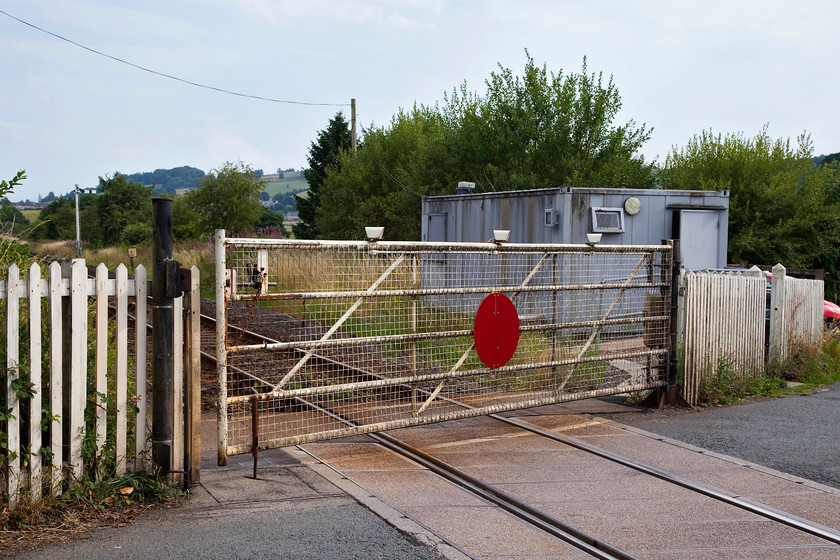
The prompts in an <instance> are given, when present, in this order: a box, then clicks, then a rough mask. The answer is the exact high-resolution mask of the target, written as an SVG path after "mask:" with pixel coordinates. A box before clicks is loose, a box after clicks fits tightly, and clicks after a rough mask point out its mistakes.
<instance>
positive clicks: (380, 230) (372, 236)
mask: <svg viewBox="0 0 840 560" xmlns="http://www.w3.org/2000/svg"><path fill="white" fill-rule="evenodd" d="M384 233H385V228H384V227H366V228H365V236H366V237H367V239H368V241H376V240H378V239H382V235H384Z"/></svg>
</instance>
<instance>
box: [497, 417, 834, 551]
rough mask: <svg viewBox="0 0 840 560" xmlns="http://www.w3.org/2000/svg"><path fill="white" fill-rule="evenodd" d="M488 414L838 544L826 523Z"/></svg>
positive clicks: (520, 422)
mask: <svg viewBox="0 0 840 560" xmlns="http://www.w3.org/2000/svg"><path fill="white" fill-rule="evenodd" d="M489 416H490V417H491V418H493V419H495V420H500V421H502V422H504V423H506V424H509V425H512V426H516V427H518V428H521V429H523V430H527V431H529V432H532V433H534V434H537V435H540V436H543V437H546V438H549V439H552V440H554V441H557V442H559V443H562V444H565V445H568V446H570V447H574V448H575V449H579V450H581V451H585V452H586V453H590V454H592V455H596V456H598V457H601V458H602V459H607V460H609V461H612V462H614V463H618V464H620V465H622V466H625V467H628V468H631V469H633V470H636V471H639V472H641V473H644V474H647V475H649V476H652V477H654V478H658V479H660V480H664V481H665V482H670V483H671V484H675V485H677V486H680V487H682V488H685V489H686V490H691V491H692V492H696V493H698V494H702V495H703V496H707V497H709V498H712V499H715V500H718V501H720V502H724V503H726V504H729V505H731V506H735V507H737V508H740V509H743V510H746V511H748V512H750V513H754V514H755V515H760V516H761V517H765V518H767V519H770V520H772V521H775V522H777V523H781V524H782V525H787V526H788V527H792V528H794V529H797V530H799V531H802V532H804V533H808V534H810V535H813V536H815V537H819V538H821V539H825V540H827V541H829V542H832V543H834V544H840V532H837V531H835V530H833V529H831V528H830V527H826V526H823V525H820V524H818V523H813V522H811V521H808V520H805V519H801V518H798V517H795V516H791V515H785V512H782V511H780V510H777V509H775V508H770V507H768V506H765V505H764V504H761V503H758V502H753V501H751V500H745V499H743V498H740V497H738V496H736V495H734V494H731V493H729V492H726V491H725V490H722V489H720V488H716V487H714V486H712V485H709V484H704V483H702V482H699V481H696V480H692V479H690V478H687V477H684V476H681V475H679V474H677V473H674V472H671V471H668V470H665V469H662V468H659V467H657V466H654V465H650V464H648V463H644V462H642V461H639V460H637V459H633V458H631V457H628V456H626V455H623V454H621V453H616V452H614V451H609V450H606V449H603V448H601V447H598V446H597V445H592V444H589V443H583V442H581V441H579V440H576V439H572V438H568V437H564V436H561V435H557V434H554V433H551V432H548V431H546V430H544V429H542V428H540V427H538V426H534V425H533V424H529V423H528V422H525V421H523V420H517V419H514V418H506V417H504V416H500V415H498V414H490V415H489Z"/></svg>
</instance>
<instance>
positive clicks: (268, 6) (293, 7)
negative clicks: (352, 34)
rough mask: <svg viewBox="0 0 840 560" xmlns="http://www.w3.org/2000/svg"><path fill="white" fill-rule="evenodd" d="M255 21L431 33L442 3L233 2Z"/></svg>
mask: <svg viewBox="0 0 840 560" xmlns="http://www.w3.org/2000/svg"><path fill="white" fill-rule="evenodd" d="M233 3H234V4H235V5H237V6H238V7H240V8H242V9H243V10H244V11H245V12H247V13H250V14H251V15H252V16H253V17H254V18H255V19H258V20H260V21H263V22H267V23H270V24H275V25H278V24H286V23H290V22H292V23H293V22H294V21H296V20H309V19H310V18H323V19H325V20H333V21H338V22H344V23H352V24H355V25H374V26H378V27H385V28H396V29H417V30H421V31H433V30H435V29H436V25H435V23H434V22H433V21H429V20H430V19H432V18H435V17H437V16H440V15H441V14H442V13H443V11H444V9H445V7H446V2H445V1H444V0H429V1H425V2H424V1H420V0H397V1H393V0H391V1H387V0H374V1H369V2H362V1H359V0H348V1H345V2H335V1H331V0H309V1H307V2H301V1H300V0H233Z"/></svg>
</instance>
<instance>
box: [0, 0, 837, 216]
mask: <svg viewBox="0 0 840 560" xmlns="http://www.w3.org/2000/svg"><path fill="white" fill-rule="evenodd" d="M0 11H2V12H5V13H0V179H6V180H8V179H11V178H12V177H13V176H14V175H15V173H17V171H19V170H21V169H25V170H26V175H27V179H26V180H25V181H24V183H23V185H21V186H19V187H17V188H16V189H15V190H14V192H13V193H12V194H11V195H10V196H9V198H10V199H11V200H13V201H16V200H23V199H27V198H28V199H32V200H37V198H38V196H39V195H40V196H45V195H47V194H48V193H49V192H54V193H55V194H56V195H60V194H64V193H67V192H69V191H71V190H72V189H73V187H74V185H77V184H78V185H79V186H81V187H92V186H95V185H96V184H97V183H98V181H99V177H104V176H111V175H113V174H114V173H115V172H121V173H126V174H130V173H137V172H143V171H153V170H155V169H160V168H163V169H168V168H172V167H179V166H183V165H189V166H192V167H197V168H199V169H201V170H203V171H205V172H206V171H210V170H213V169H218V168H220V167H222V166H223V165H224V164H225V163H226V162H240V161H241V162H244V163H246V164H248V165H250V166H251V167H252V168H254V169H263V170H264V171H265V172H266V173H273V172H275V171H276V170H277V169H278V168H283V169H286V168H296V169H300V168H303V167H306V166H307V165H308V164H307V155H308V151H309V147H310V144H311V142H312V141H313V140H315V139H316V137H317V134H318V131H320V130H323V129H324V128H326V126H327V123H328V122H329V120H330V119H331V118H332V117H333V116H334V115H335V114H336V113H337V112H338V111H342V112H344V114H345V115H346V116H347V117H348V120H349V115H350V106H349V105H350V100H351V99H352V98H355V99H356V105H357V118H358V121H359V125H360V129H361V128H367V127H371V126H387V125H388V124H389V122H390V120H391V117H392V116H393V115H395V114H396V113H397V112H398V111H399V110H400V108H411V107H412V106H413V105H414V104H415V103H416V104H423V105H434V104H435V103H443V101H444V95H445V93H447V92H451V91H452V90H453V89H454V88H458V87H460V86H461V84H463V83H466V86H467V89H468V90H470V91H473V92H478V93H479V94H483V93H484V92H485V80H486V79H487V78H488V77H489V76H490V74H491V72H494V71H497V70H498V69H499V65H501V66H503V67H505V68H509V69H511V70H512V71H513V72H514V74H516V75H521V74H522V72H523V70H524V67H525V62H526V54H525V50H526V49H527V50H528V52H529V53H530V54H531V56H532V57H533V58H534V61H535V63H536V64H537V65H543V64H544V65H545V66H546V67H547V69H548V70H549V71H553V72H555V73H559V72H560V71H563V72H565V73H569V72H579V71H580V70H581V63H582V61H583V58H584V57H586V58H587V64H588V68H589V70H590V71H594V72H603V74H604V76H605V78H608V77H609V76H612V78H613V80H614V83H615V85H616V86H617V88H618V91H619V93H620V94H621V99H622V109H621V111H620V113H619V114H618V116H617V119H616V121H615V124H617V125H618V124H624V123H626V122H628V121H630V120H633V121H635V123H636V124H637V125H641V124H642V123H644V124H645V125H646V126H648V127H652V128H653V132H652V137H651V139H650V141H648V142H647V143H646V144H645V145H644V147H643V148H642V150H641V154H642V155H644V156H645V159H646V160H647V161H653V160H655V161H658V162H660V163H662V162H664V160H665V157H666V156H667V154H668V152H669V151H670V150H671V149H673V148H674V147H676V148H680V147H683V146H685V144H686V143H687V142H688V141H689V140H690V139H691V138H692V137H693V136H694V135H695V134H699V133H701V132H702V131H703V130H709V129H711V130H712V131H713V132H714V133H722V134H727V133H739V132H740V133H743V134H744V135H745V136H746V137H754V136H755V135H756V134H758V133H759V132H760V131H761V129H762V127H764V126H765V125H766V126H767V130H768V134H769V135H770V137H771V138H774V139H775V138H782V139H790V140H791V142H792V144H794V145H795V142H796V138H797V137H798V136H799V135H800V134H802V133H803V132H807V133H808V134H810V139H811V141H812V142H813V150H814V154H815V155H820V154H828V153H834V152H838V151H840V0H800V1H799V2H790V0H702V1H700V0H680V1H674V0H556V1H552V0H461V1H458V0H306V1H303V0H144V1H143V2H129V1H127V0H124V1H118V0H62V1H56V0H0ZM7 14H8V15H7ZM9 15H11V16H14V17H15V18H19V19H21V20H24V21H25V22H27V23H29V24H31V25H34V26H37V27H39V28H41V29H43V30H46V31H49V32H50V33H53V34H55V35H59V36H61V37H63V38H65V39H68V40H70V41H73V42H74V43H77V44H78V45H83V46H84V47H87V49H92V50H95V51H98V52H99V53H103V54H104V55H108V57H113V58H108V57H106V56H103V55H100V54H96V53H94V52H91V50H86V49H84V48H82V47H80V46H78V45H77V44H71V43H69V42H67V41H65V40H62V39H59V38H57V37H55V36H53V35H49V34H47V33H45V32H44V31H40V30H38V29H34V28H33V27H30V26H28V25H25V24H23V23H21V22H19V21H17V20H15V19H12V18H11V17H9ZM114 59H120V60H122V61H125V62H129V63H131V64H133V65H135V66H130V65H128V64H125V63H123V62H119V61H117V60H114ZM136 66H139V67H142V68H144V69H145V70H143V69H140V68H137V67H136ZM150 71H151V72H150ZM153 72H156V73H153ZM160 74H166V75H169V76H172V77H175V78H178V79H179V80H184V81H188V82H194V83H196V84H200V85H202V86H208V87H199V86H196V85H190V84H187V83H185V82H184V81H179V80H175V79H172V78H168V77H163V76H161V75H160ZM208 88H218V89H221V90H227V91H230V92H235V93H239V94H244V95H249V96H256V97H263V98H267V99H271V100H273V101H271V100H261V99H255V98H252V97H243V96H239V95H232V94H229V93H223V92H220V91H217V90H214V89H208ZM279 101H293V102H295V103H285V102H279ZM360 134H361V132H360ZM546 186H554V185H546Z"/></svg>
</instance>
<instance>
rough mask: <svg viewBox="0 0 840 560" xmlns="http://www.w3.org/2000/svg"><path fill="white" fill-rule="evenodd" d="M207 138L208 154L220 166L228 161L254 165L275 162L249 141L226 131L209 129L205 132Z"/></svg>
mask: <svg viewBox="0 0 840 560" xmlns="http://www.w3.org/2000/svg"><path fill="white" fill-rule="evenodd" d="M205 137H206V142H205V144H206V149H207V152H208V153H209V156H210V158H211V159H212V161H217V162H219V164H218V165H222V163H223V162H226V161H229V162H237V161H241V162H244V163H247V164H249V165H254V162H261V161H272V160H273V158H272V157H270V156H269V155H267V154H266V153H265V152H264V151H263V150H261V149H260V148H257V147H256V146H254V145H253V144H251V143H250V142H249V141H248V140H245V139H244V138H242V137H241V136H238V135H236V134H232V133H230V132H227V131H225V130H220V129H208V130H206V131H205Z"/></svg>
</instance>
